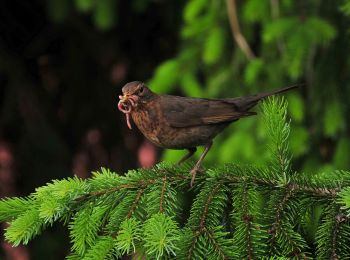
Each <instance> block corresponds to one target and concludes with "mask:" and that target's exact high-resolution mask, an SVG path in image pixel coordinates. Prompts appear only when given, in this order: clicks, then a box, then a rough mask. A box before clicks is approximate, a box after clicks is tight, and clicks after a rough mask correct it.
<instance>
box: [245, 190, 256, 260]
mask: <svg viewBox="0 0 350 260" xmlns="http://www.w3.org/2000/svg"><path fill="white" fill-rule="evenodd" d="M248 203H249V202H248V191H247V186H246V184H244V186H243V222H244V224H245V225H246V233H245V239H246V241H247V249H248V254H247V256H248V259H249V260H251V259H254V254H253V245H252V238H251V228H252V227H251V225H252V219H253V216H252V215H251V214H250V212H249V210H248Z"/></svg>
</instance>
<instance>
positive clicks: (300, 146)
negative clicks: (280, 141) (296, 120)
mask: <svg viewBox="0 0 350 260" xmlns="http://www.w3.org/2000/svg"><path fill="white" fill-rule="evenodd" d="M308 141H309V133H308V132H307V130H306V129H305V128H304V127H301V126H295V125H294V126H293V127H292V128H291V132H290V144H289V146H290V150H291V153H292V154H293V156H295V157H297V156H300V155H302V154H304V153H305V152H306V151H307V149H308V147H309V146H310V144H309V142H308Z"/></svg>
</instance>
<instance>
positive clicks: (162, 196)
mask: <svg viewBox="0 0 350 260" xmlns="http://www.w3.org/2000/svg"><path fill="white" fill-rule="evenodd" d="M166 184H167V183H166V176H164V178H163V185H162V191H161V194H160V206H159V212H161V213H163V212H164V193H165V188H166Z"/></svg>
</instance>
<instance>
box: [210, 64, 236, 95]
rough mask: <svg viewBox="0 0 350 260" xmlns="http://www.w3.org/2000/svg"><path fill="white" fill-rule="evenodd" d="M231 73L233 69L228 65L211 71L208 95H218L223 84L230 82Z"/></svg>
mask: <svg viewBox="0 0 350 260" xmlns="http://www.w3.org/2000/svg"><path fill="white" fill-rule="evenodd" d="M231 75H232V69H231V68H230V67H228V66H227V67H226V66H225V67H223V68H222V69H221V70H218V71H216V72H213V73H211V75H210V77H209V79H208V85H207V89H206V95H207V96H210V97H217V96H218V94H219V93H220V91H221V90H222V88H223V86H224V85H225V84H226V83H227V82H228V80H229V78H230V76H231Z"/></svg>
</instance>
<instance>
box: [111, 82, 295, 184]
mask: <svg viewBox="0 0 350 260" xmlns="http://www.w3.org/2000/svg"><path fill="white" fill-rule="evenodd" d="M298 86H299V85H293V86H289V87H285V88H281V89H277V90H274V91H271V92H264V93H259V94H255V95H250V96H243V97H235V98H221V99H219V98H216V99H214V98H212V99H210V98H195V97H182V96H174V95H159V94H157V93H154V92H153V91H152V90H151V89H150V88H149V87H147V86H146V85H145V83H143V82H141V81H133V82H129V83H127V84H126V85H124V86H123V88H122V95H119V102H118V109H119V110H120V111H121V112H123V113H124V114H125V116H126V123H127V126H128V127H129V128H130V129H132V126H131V119H132V121H133V122H134V123H135V125H136V126H137V128H138V129H139V130H140V131H141V133H142V134H143V135H144V136H145V137H146V138H147V139H148V140H149V141H150V142H152V143H153V144H155V145H156V146H159V147H161V148H166V149H177V150H183V149H186V150H188V153H187V154H185V155H184V156H183V157H182V158H181V159H180V160H179V161H178V164H181V163H183V162H184V161H186V160H187V159H189V158H191V157H192V156H193V154H194V153H195V152H196V150H197V147H198V146H204V151H203V152H202V154H201V155H200V157H199V159H198V161H197V162H196V163H195V165H194V167H193V168H192V169H191V171H190V174H191V175H192V178H191V183H190V186H191V187H192V186H193V183H194V180H195V177H196V173H197V172H198V171H200V167H201V164H202V162H203V160H204V158H205V156H206V155H207V153H208V152H209V150H210V148H211V147H212V144H213V139H214V137H215V136H217V135H218V134H219V133H220V132H222V131H223V130H224V129H225V128H226V127H227V126H228V125H230V124H231V123H232V122H235V121H237V120H239V119H240V118H244V117H249V116H253V115H256V114H257V113H256V112H254V111H249V110H250V109H251V108H253V107H254V106H255V105H256V104H257V103H258V102H259V101H260V100H262V99H264V98H266V97H268V96H271V95H275V94H279V93H282V92H286V91H289V90H291V89H294V88H297V87H298Z"/></svg>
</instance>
